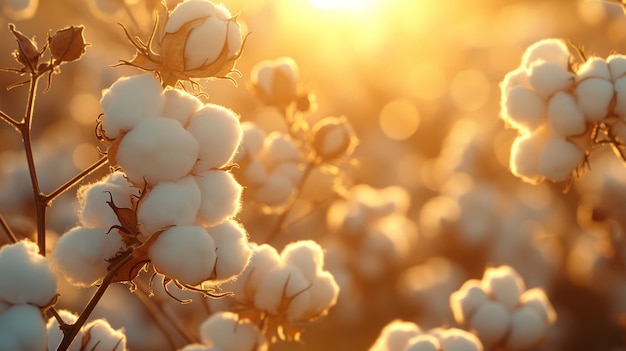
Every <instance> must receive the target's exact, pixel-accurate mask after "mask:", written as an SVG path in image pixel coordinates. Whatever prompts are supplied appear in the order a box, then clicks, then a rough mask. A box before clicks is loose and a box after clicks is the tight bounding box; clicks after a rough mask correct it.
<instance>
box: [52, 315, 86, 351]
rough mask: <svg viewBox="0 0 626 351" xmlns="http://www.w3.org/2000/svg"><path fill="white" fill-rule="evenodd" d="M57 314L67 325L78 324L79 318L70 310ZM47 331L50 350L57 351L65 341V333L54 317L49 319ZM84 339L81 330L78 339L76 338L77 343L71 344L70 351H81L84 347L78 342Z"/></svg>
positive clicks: (77, 335)
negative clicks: (62, 341)
mask: <svg viewBox="0 0 626 351" xmlns="http://www.w3.org/2000/svg"><path fill="white" fill-rule="evenodd" d="M57 313H58V314H59V316H60V317H61V319H62V320H63V321H64V322H65V323H67V324H73V323H76V320H78V316H77V315H75V314H74V313H72V312H70V311H68V310H57ZM46 330H47V331H48V350H56V349H57V346H59V344H60V343H61V340H63V331H62V330H61V328H60V326H59V321H58V320H57V319H56V318H54V317H51V318H49V319H48V322H47V323H46ZM82 339H83V333H82V328H81V330H79V331H78V334H76V337H75V338H74V340H75V341H74V342H72V343H71V344H70V347H69V349H68V350H69V351H81V347H82V345H81V343H80V341H76V340H82Z"/></svg>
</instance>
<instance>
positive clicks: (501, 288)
mask: <svg viewBox="0 0 626 351" xmlns="http://www.w3.org/2000/svg"><path fill="white" fill-rule="evenodd" d="M482 287H483V290H484V291H485V292H486V293H487V294H489V295H491V297H492V298H493V299H495V300H496V301H498V302H500V303H501V304H502V305H503V306H504V307H506V308H507V309H509V310H512V309H513V308H515V306H516V305H517V301H518V300H519V298H520V296H521V295H522V292H523V291H524V290H526V287H525V286H524V281H523V280H522V278H521V277H520V276H519V275H518V274H517V272H516V271H515V270H513V269H512V268H511V267H509V266H500V267H496V268H487V270H486V271H485V275H484V276H483V280H482Z"/></svg>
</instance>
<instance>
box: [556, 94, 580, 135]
mask: <svg viewBox="0 0 626 351" xmlns="http://www.w3.org/2000/svg"><path fill="white" fill-rule="evenodd" d="M548 124H549V125H550V128H551V129H552V131H553V132H554V133H555V134H557V135H560V136H563V137H567V136H573V135H580V134H582V133H584V132H585V130H586V129H587V121H586V120H585V115H584V114H583V112H582V110H581V109H580V107H579V106H578V103H577V102H576V99H575V98H574V96H573V95H571V94H569V93H566V92H562V91H559V92H557V93H556V94H554V96H553V97H552V98H551V99H550V101H549V102H548Z"/></svg>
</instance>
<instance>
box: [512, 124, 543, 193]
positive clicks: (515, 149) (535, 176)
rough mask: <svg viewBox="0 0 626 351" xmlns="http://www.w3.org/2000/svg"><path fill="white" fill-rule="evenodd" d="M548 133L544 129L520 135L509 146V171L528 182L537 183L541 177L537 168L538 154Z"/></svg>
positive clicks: (541, 174)
mask: <svg viewBox="0 0 626 351" xmlns="http://www.w3.org/2000/svg"><path fill="white" fill-rule="evenodd" d="M547 137H548V135H547V133H546V132H545V131H539V132H538V133H534V134H525V135H520V136H518V137H517V138H515V140H514V141H513V145H512V146H511V159H510V167H511V172H513V174H514V175H515V176H517V177H520V178H522V179H523V180H524V181H526V182H529V183H538V182H539V181H541V180H542V179H543V173H542V172H541V171H540V169H539V155H541V153H542V151H543V148H544V146H545V144H546V141H547V139H548V138H547Z"/></svg>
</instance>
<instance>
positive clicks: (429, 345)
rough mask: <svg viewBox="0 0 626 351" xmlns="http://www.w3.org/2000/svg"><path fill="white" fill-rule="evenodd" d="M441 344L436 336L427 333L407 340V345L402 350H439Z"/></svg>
mask: <svg viewBox="0 0 626 351" xmlns="http://www.w3.org/2000/svg"><path fill="white" fill-rule="evenodd" d="M439 350H441V346H440V345H439V340H437V338H436V337H434V336H432V335H428V334H422V335H418V336H416V337H414V338H412V339H411V340H409V346H407V347H406V348H405V349H403V351H439Z"/></svg>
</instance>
